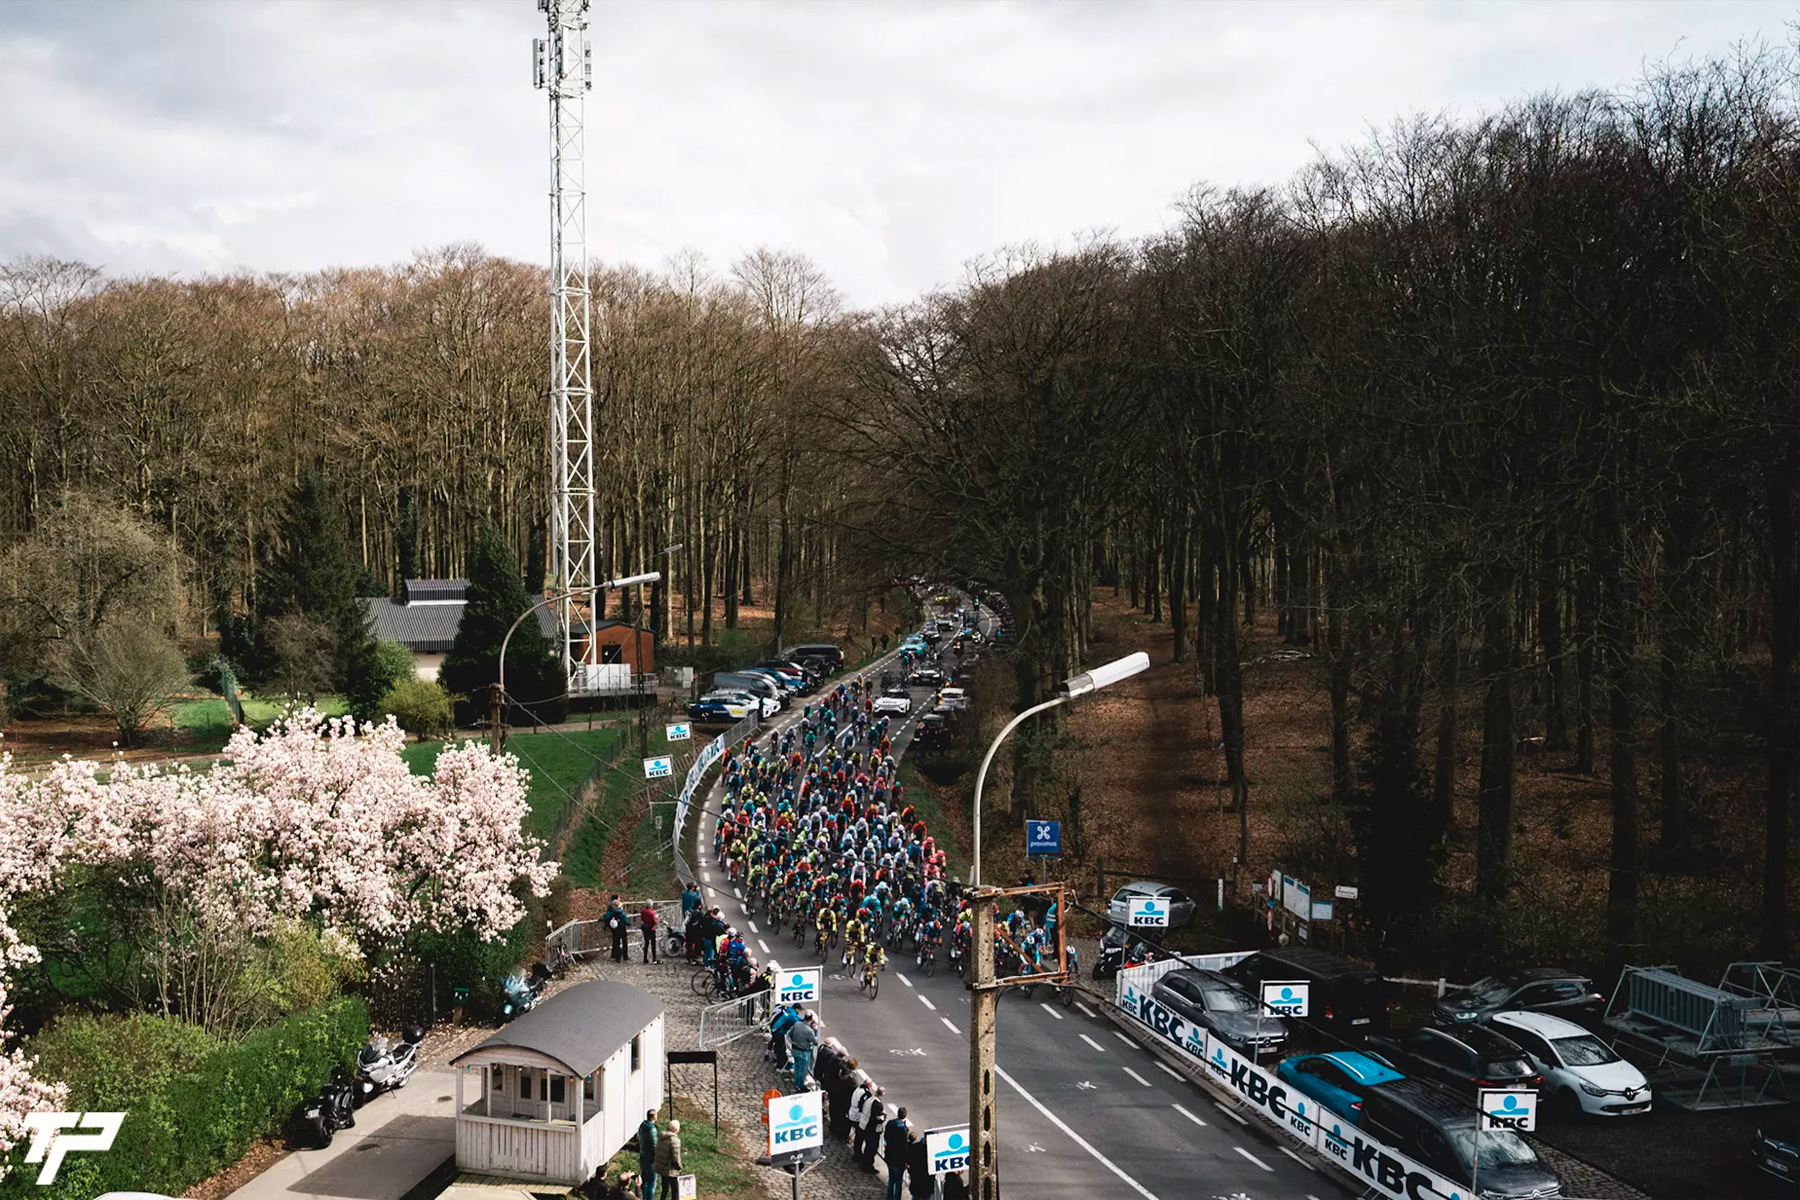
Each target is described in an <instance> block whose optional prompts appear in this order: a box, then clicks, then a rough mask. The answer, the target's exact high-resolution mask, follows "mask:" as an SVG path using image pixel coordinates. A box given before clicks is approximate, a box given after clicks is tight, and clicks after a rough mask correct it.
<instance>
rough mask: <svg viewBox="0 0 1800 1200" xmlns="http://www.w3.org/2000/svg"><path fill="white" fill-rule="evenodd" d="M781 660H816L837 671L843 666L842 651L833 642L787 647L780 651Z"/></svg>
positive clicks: (808, 643)
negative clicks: (820, 660) (821, 660)
mask: <svg viewBox="0 0 1800 1200" xmlns="http://www.w3.org/2000/svg"><path fill="white" fill-rule="evenodd" d="M781 656H782V657H783V658H817V659H823V660H824V661H825V662H827V663H829V664H830V669H831V670H833V671H836V670H838V669H839V668H840V667H842V666H843V665H844V651H843V649H842V647H840V646H838V645H837V643H835V642H806V643H804V644H803V645H799V646H788V647H786V648H785V649H783V650H782V652H781Z"/></svg>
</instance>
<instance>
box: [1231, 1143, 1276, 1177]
mask: <svg viewBox="0 0 1800 1200" xmlns="http://www.w3.org/2000/svg"><path fill="white" fill-rule="evenodd" d="M1232 1149H1233V1150H1236V1151H1237V1152H1238V1153H1239V1154H1241V1155H1243V1156H1244V1157H1245V1158H1247V1159H1249V1160H1250V1161H1251V1162H1253V1163H1255V1164H1256V1165H1257V1166H1259V1167H1261V1168H1262V1169H1263V1170H1265V1171H1267V1172H1269V1173H1270V1174H1271V1175H1273V1174H1274V1173H1275V1168H1274V1167H1271V1166H1270V1165H1269V1164H1268V1163H1266V1162H1264V1161H1263V1160H1262V1159H1260V1158H1258V1157H1256V1155H1254V1154H1252V1153H1250V1152H1249V1151H1248V1150H1246V1149H1244V1148H1243V1147H1242V1146H1233V1147H1232Z"/></svg>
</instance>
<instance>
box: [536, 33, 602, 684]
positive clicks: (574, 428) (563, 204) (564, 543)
mask: <svg viewBox="0 0 1800 1200" xmlns="http://www.w3.org/2000/svg"><path fill="white" fill-rule="evenodd" d="M588 3H589V0H538V11H540V12H542V13H545V14H547V15H548V18H549V36H548V37H547V38H538V39H535V41H534V44H533V47H532V69H533V73H534V75H535V76H536V81H537V86H538V87H540V88H543V89H545V90H547V91H548V92H549V93H550V180H551V182H550V461H551V464H552V470H553V471H554V473H555V478H554V480H553V488H552V492H553V496H552V500H551V513H550V548H551V555H552V561H551V586H552V588H553V589H554V591H553V592H552V593H551V594H552V595H555V596H558V597H559V599H558V600H557V602H556V604H555V605H554V611H555V612H556V614H557V636H558V641H559V642H560V644H561V648H562V660H563V666H564V668H565V670H566V672H567V674H568V679H569V691H570V692H571V693H580V692H585V691H591V690H592V688H591V687H590V686H589V683H590V681H589V679H588V676H589V675H590V674H592V672H591V671H588V670H584V669H583V668H584V667H585V666H586V665H587V663H586V662H585V661H584V660H591V658H592V652H591V649H590V648H589V647H591V642H590V640H589V639H588V638H587V637H586V635H585V634H583V633H582V631H581V628H580V624H579V618H580V617H581V616H582V615H583V614H584V613H585V614H586V616H587V618H588V620H589V622H590V623H591V621H592V618H593V598H594V590H595V587H596V585H597V584H598V582H599V577H598V575H597V574H596V573H595V565H594V385H593V374H592V359H591V357H590V354H589V337H588V330H589V319H588V269H587V192H586V182H585V171H584V169H583V167H584V159H583V154H582V123H583V115H584V109H585V107H586V99H587V93H588V91H589V90H590V89H591V88H592V87H593V86H594V57H593V49H592V47H590V46H589V44H588V38H587V27H588V16H587V15H588Z"/></svg>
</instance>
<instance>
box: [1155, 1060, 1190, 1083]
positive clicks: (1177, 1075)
mask: <svg viewBox="0 0 1800 1200" xmlns="http://www.w3.org/2000/svg"><path fill="white" fill-rule="evenodd" d="M1156 1065H1157V1066H1158V1067H1160V1068H1162V1073H1163V1074H1164V1075H1167V1076H1168V1077H1169V1078H1171V1079H1185V1078H1186V1076H1184V1075H1183V1074H1182V1073H1181V1072H1180V1071H1177V1070H1176V1069H1175V1068H1174V1067H1171V1066H1170V1065H1169V1064H1168V1063H1166V1062H1164V1061H1163V1060H1162V1059H1160V1058H1159V1059H1157V1060H1156Z"/></svg>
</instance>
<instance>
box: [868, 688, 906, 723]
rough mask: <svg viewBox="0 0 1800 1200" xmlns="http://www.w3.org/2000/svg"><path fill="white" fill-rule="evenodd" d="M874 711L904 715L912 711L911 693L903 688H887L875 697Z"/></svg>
mask: <svg viewBox="0 0 1800 1200" xmlns="http://www.w3.org/2000/svg"><path fill="white" fill-rule="evenodd" d="M875 711H876V712H878V713H899V714H900V715H902V716H905V715H906V714H907V713H910V712H911V711H912V695H911V693H909V692H908V691H907V690H906V689H905V688H889V689H888V690H887V691H885V692H883V693H881V695H879V696H877V697H876V698H875Z"/></svg>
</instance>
